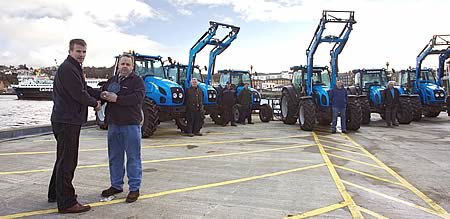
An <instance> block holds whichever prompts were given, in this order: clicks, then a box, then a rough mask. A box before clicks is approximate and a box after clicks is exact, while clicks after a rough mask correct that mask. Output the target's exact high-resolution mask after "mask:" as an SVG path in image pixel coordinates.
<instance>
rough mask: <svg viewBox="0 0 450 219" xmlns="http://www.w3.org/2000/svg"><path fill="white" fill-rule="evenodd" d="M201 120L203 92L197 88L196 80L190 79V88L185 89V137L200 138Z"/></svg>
mask: <svg viewBox="0 0 450 219" xmlns="http://www.w3.org/2000/svg"><path fill="white" fill-rule="evenodd" d="M203 119H204V116H203V92H202V90H201V89H200V88H199V87H198V81H197V79H196V78H192V80H191V87H190V88H188V89H186V120H187V130H186V135H187V136H189V137H193V136H194V135H197V136H202V133H200V129H202V126H203Z"/></svg>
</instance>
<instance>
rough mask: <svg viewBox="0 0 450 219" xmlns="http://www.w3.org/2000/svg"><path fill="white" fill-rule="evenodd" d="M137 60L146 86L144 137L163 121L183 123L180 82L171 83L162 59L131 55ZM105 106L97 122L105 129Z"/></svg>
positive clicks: (138, 72) (137, 71) (183, 112)
mask: <svg viewBox="0 0 450 219" xmlns="http://www.w3.org/2000/svg"><path fill="white" fill-rule="evenodd" d="M131 55H132V56H133V57H134V71H135V72H136V74H137V75H139V76H140V77H142V79H143V80H144V83H145V98H144V102H143V104H142V114H143V118H144V119H143V122H142V137H143V138H147V137H150V136H152V135H153V133H154V132H155V131H156V128H157V126H158V125H159V123H160V122H164V121H170V120H175V121H178V120H181V119H182V118H183V117H184V114H185V106H184V92H183V88H182V87H181V86H180V85H179V84H177V83H176V82H173V81H170V80H168V79H167V78H168V76H167V73H166V71H165V69H164V68H163V62H162V60H161V59H162V58H161V56H149V55H141V54H138V53H134V52H133V53H131ZM118 61H119V56H117V57H116V62H115V65H114V72H113V75H115V74H116V73H117V70H118ZM105 107H107V106H106V104H104V106H103V110H101V111H100V112H99V113H97V122H98V124H99V126H100V127H101V128H103V129H106V128H107V123H106V122H105V121H106V120H107V118H105V114H104V112H105Z"/></svg>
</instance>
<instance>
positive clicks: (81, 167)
mask: <svg viewBox="0 0 450 219" xmlns="http://www.w3.org/2000/svg"><path fill="white" fill-rule="evenodd" d="M315 145H316V144H306V145H295V146H289V147H280V148H271V149H264V150H255V151H244V152H234V153H225V154H213V155H202V156H191V157H176V158H165V159H158V160H146V161H142V163H143V164H145V163H158V162H167V161H179V160H194V159H203V158H212V157H226V156H233V155H243V154H255V153H263V152H270V151H280V150H288V149H295V148H304V147H311V146H315ZM107 166H108V164H95V165H83V166H78V167H77V168H78V169H86V168H97V167H107ZM50 171H52V169H40V170H22V171H10V172H0V175H12V174H24V173H38V172H50Z"/></svg>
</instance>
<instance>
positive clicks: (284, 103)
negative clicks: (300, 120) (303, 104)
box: [280, 90, 298, 125]
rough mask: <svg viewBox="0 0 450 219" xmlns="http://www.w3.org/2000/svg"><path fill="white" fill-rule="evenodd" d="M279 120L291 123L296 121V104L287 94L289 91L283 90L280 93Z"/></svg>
mask: <svg viewBox="0 0 450 219" xmlns="http://www.w3.org/2000/svg"><path fill="white" fill-rule="evenodd" d="M280 103H281V104H280V105H281V107H280V108H281V120H282V121H283V123H284V124H289V125H293V124H295V123H296V122H297V118H296V117H297V115H298V105H297V104H296V103H295V101H294V99H293V98H291V96H290V95H289V91H287V90H284V91H283V93H282V94H281V101H280Z"/></svg>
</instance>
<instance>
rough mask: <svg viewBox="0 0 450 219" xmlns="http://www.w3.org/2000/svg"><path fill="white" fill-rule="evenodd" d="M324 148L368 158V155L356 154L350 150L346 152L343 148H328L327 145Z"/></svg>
mask: <svg viewBox="0 0 450 219" xmlns="http://www.w3.org/2000/svg"><path fill="white" fill-rule="evenodd" d="M323 147H324V148H328V149H332V150H336V151H343V152H347V153H350V154H356V155H360V156H364V157H368V156H367V155H366V154H363V153H359V152H355V151H349V150H345V149H341V148H337V147H332V146H326V145H324V146H323Z"/></svg>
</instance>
